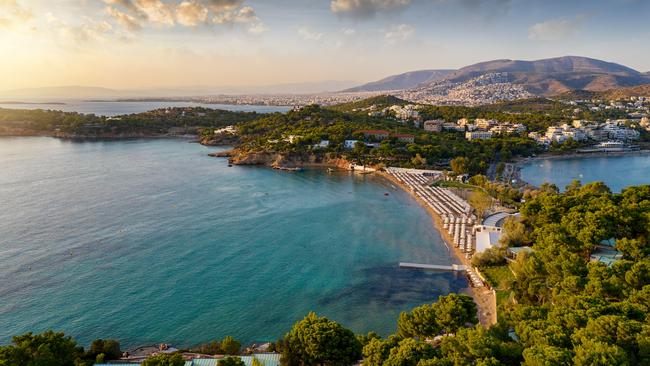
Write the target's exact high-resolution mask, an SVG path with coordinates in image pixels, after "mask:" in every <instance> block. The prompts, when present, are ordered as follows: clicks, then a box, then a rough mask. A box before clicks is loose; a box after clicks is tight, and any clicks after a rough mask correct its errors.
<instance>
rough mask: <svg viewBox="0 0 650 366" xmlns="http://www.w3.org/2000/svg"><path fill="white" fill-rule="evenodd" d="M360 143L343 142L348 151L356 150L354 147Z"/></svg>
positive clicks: (352, 141)
mask: <svg viewBox="0 0 650 366" xmlns="http://www.w3.org/2000/svg"><path fill="white" fill-rule="evenodd" d="M357 142H359V140H345V141H344V142H343V147H344V148H346V149H354V146H355V145H356V144H357Z"/></svg>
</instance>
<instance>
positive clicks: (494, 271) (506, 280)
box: [480, 265, 514, 291]
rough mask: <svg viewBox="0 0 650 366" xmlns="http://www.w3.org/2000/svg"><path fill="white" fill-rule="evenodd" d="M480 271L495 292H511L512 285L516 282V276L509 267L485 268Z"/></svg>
mask: <svg viewBox="0 0 650 366" xmlns="http://www.w3.org/2000/svg"><path fill="white" fill-rule="evenodd" d="M480 270H481V273H482V274H483V276H485V279H486V280H487V281H488V283H489V284H490V286H492V287H493V288H494V289H495V290H497V291H498V290H510V284H511V283H512V281H513V280H514V276H513V275H512V272H511V271H510V268H508V265H504V266H498V267H485V268H481V269H480Z"/></svg>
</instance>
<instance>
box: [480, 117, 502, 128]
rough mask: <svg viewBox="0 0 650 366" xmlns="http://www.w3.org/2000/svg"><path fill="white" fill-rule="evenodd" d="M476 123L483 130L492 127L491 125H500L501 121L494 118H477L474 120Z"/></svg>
mask: <svg viewBox="0 0 650 366" xmlns="http://www.w3.org/2000/svg"><path fill="white" fill-rule="evenodd" d="M474 124H475V125H476V127H478V128H480V129H482V130H487V129H490V128H491V127H494V126H496V125H498V124H499V122H498V121H495V120H493V119H485V118H477V119H476V120H474Z"/></svg>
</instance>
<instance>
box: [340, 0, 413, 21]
mask: <svg viewBox="0 0 650 366" xmlns="http://www.w3.org/2000/svg"><path fill="white" fill-rule="evenodd" d="M410 3H411V0H331V2H330V9H331V10H332V12H333V13H335V14H338V15H341V16H347V17H350V18H356V19H368V18H372V17H373V16H375V15H376V14H378V13H390V12H392V11H395V10H400V9H402V8H405V7H406V6H408V5H409V4H410Z"/></svg>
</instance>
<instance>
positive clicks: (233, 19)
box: [0, 0, 268, 34]
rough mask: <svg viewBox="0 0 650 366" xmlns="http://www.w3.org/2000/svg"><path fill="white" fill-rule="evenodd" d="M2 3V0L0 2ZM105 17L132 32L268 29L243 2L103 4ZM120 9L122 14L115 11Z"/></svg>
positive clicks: (114, 0)
mask: <svg viewBox="0 0 650 366" xmlns="http://www.w3.org/2000/svg"><path fill="white" fill-rule="evenodd" d="M0 1H3V0H0ZM104 2H105V3H107V4H109V6H110V9H109V10H108V13H109V14H110V15H111V17H112V18H113V19H114V20H115V21H116V22H117V23H118V24H120V25H122V26H123V27H125V28H127V29H129V30H131V31H134V30H138V29H140V28H143V27H144V26H145V25H146V24H147V23H150V24H153V25H157V26H167V27H171V26H175V25H180V26H185V27H195V26H198V25H200V24H206V25H207V24H213V25H227V26H234V25H235V24H245V25H246V27H245V28H246V29H247V31H248V32H249V33H251V34H260V33H263V32H266V31H267V30H268V28H267V27H266V25H264V23H263V22H262V21H261V19H260V18H259V17H258V16H257V14H256V13H255V9H253V8H252V7H250V6H243V3H244V0H182V1H180V2H174V1H162V0H104ZM118 6H119V7H120V8H122V9H123V11H120V10H118V9H117V8H116V7H118Z"/></svg>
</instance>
